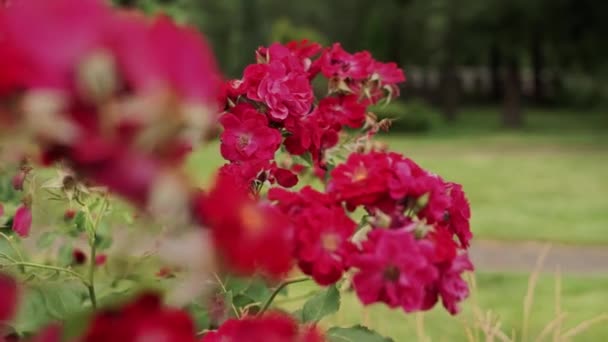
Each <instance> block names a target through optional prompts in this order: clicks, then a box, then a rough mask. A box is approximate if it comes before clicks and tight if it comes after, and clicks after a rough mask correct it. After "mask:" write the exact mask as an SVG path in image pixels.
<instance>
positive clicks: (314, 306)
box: [302, 285, 340, 322]
mask: <svg viewBox="0 0 608 342" xmlns="http://www.w3.org/2000/svg"><path fill="white" fill-rule="evenodd" d="M339 309H340V292H338V289H337V288H336V286H335V285H332V286H329V287H328V288H326V289H324V290H322V291H320V292H319V293H317V294H316V295H315V296H314V297H312V298H310V299H309V300H308V301H306V303H304V306H303V307H302V321H303V322H317V321H319V320H321V319H322V318H323V317H325V316H328V315H331V314H333V313H336V312H337V311H338V310H339Z"/></svg>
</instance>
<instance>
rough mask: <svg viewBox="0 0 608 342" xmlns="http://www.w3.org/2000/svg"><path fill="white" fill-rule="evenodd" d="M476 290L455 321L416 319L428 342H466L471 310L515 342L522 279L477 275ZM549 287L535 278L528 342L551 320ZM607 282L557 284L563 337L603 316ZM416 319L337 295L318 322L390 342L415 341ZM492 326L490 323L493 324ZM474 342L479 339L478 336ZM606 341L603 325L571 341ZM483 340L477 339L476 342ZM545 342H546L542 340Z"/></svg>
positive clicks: (440, 313)
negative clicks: (361, 328)
mask: <svg viewBox="0 0 608 342" xmlns="http://www.w3.org/2000/svg"><path fill="white" fill-rule="evenodd" d="M476 278H477V280H476V283H477V290H476V291H475V293H474V295H473V297H472V298H470V299H469V300H468V301H467V302H466V303H465V304H464V305H463V311H462V313H461V314H459V315H458V316H450V315H449V314H448V313H447V312H446V311H445V310H444V309H443V308H442V307H440V305H438V306H437V307H436V308H435V309H433V310H432V311H430V312H427V313H424V314H420V315H419V316H422V320H423V323H424V333H425V335H426V336H427V337H429V338H430V339H431V340H432V341H467V337H466V333H465V327H466V326H469V327H472V326H473V325H474V324H475V323H474V322H476V321H479V320H478V319H475V318H474V314H473V311H474V310H473V308H477V309H478V310H481V311H482V312H483V315H485V314H486V312H487V311H488V310H491V312H492V314H493V317H496V319H497V320H499V321H500V322H501V329H502V331H504V332H505V333H506V334H507V335H509V336H511V335H512V334H513V332H515V334H516V336H517V337H518V338H517V341H519V340H520V337H521V331H522V326H523V323H522V322H523V318H522V316H523V315H522V312H523V303H524V297H525V294H526V291H527V288H528V276H527V275H520V274H478V275H477V277H476ZM555 283H556V278H555V277H554V276H550V275H546V276H541V277H540V278H539V282H538V285H537V287H536V291H535V292H534V297H533V298H534V300H533V302H532V303H533V304H532V309H531V312H530V320H529V335H528V336H529V337H530V339H529V340H532V341H533V340H534V339H536V337H538V335H539V334H540V332H541V331H542V330H543V329H544V328H545V326H546V325H547V324H548V323H549V322H551V321H552V320H553V319H554V318H555V317H556V315H555V303H556V301H555ZM314 287H315V285H313V284H311V283H303V284H295V285H292V287H290V290H289V295H290V297H297V296H298V295H302V294H306V293H308V292H309V291H311V290H312V289H313V288H314ZM607 288H608V278H583V279H581V278H577V277H564V278H562V279H561V296H560V298H561V300H560V307H561V311H562V312H565V313H566V318H565V320H564V321H563V324H562V330H561V331H562V332H565V331H567V330H569V329H571V328H573V327H575V326H576V325H578V324H579V323H581V322H583V321H586V320H590V319H592V318H595V317H598V316H599V315H602V314H606V313H607V312H608V310H607V309H606V306H605V303H608V291H606V289H607ZM303 301H304V299H299V300H291V301H290V300H289V299H285V297H279V299H278V301H277V303H278V304H279V305H280V306H281V307H283V308H284V309H287V310H290V309H295V308H298V307H300V306H301V304H302V302H303ZM416 316H417V315H416V314H406V313H404V312H402V311H400V310H390V309H388V308H386V307H385V306H383V305H381V304H377V305H373V306H370V307H368V308H364V307H363V306H362V305H361V304H360V303H359V301H358V300H357V298H356V297H355V295H354V294H351V293H349V294H343V295H342V304H341V308H340V310H339V311H338V313H337V314H334V315H332V316H329V317H327V318H326V319H324V320H322V322H321V324H322V325H323V326H325V327H330V326H333V325H340V326H345V327H346V326H351V325H355V324H364V325H367V326H369V327H371V328H373V329H374V330H377V331H378V332H380V333H382V334H383V335H385V336H388V337H392V338H393V339H394V340H395V341H396V342H400V341H416V340H419V339H418V336H419V335H418V334H417V322H416V320H417V319H420V318H421V317H416ZM496 319H495V320H494V322H495V321H496ZM480 336H483V335H482V334H480ZM606 337H608V324H606V322H605V321H604V322H601V323H598V324H597V325H593V326H592V327H591V328H590V329H589V330H588V331H586V332H584V333H582V334H580V335H578V336H576V338H574V339H573V340H574V341H605V340H606ZM483 340H485V337H483V338H481V341H483ZM545 340H550V338H549V339H545Z"/></svg>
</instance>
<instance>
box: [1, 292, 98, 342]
mask: <svg viewBox="0 0 608 342" xmlns="http://www.w3.org/2000/svg"><path fill="white" fill-rule="evenodd" d="M84 296H86V294H85V293H84V291H83V288H82V287H81V286H79V285H78V284H70V283H64V282H61V283H53V282H45V283H44V284H36V285H32V286H30V287H29V288H28V289H27V290H26V292H25V294H24V295H23V296H22V298H23V302H22V304H21V307H20V311H19V313H18V315H17V317H16V318H15V320H14V322H13V323H12V327H13V329H14V330H15V332H17V333H18V334H20V335H23V334H26V333H33V332H36V331H38V330H39V329H40V328H43V327H44V326H45V325H47V324H49V323H50V322H52V321H56V320H65V319H67V318H68V317H70V316H72V315H74V314H75V313H77V312H79V311H81V310H82V303H83V297H84Z"/></svg>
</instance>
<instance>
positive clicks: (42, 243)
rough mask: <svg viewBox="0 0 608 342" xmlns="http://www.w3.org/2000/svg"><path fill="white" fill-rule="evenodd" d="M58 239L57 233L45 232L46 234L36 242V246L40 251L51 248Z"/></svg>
mask: <svg viewBox="0 0 608 342" xmlns="http://www.w3.org/2000/svg"><path fill="white" fill-rule="evenodd" d="M56 237H57V233H55V232H45V233H44V234H42V235H40V237H39V238H38V241H36V246H37V247H38V248H40V249H45V248H49V247H50V246H51V245H52V244H53V241H55V238H56Z"/></svg>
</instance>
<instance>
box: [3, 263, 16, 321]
mask: <svg viewBox="0 0 608 342" xmlns="http://www.w3.org/2000/svg"><path fill="white" fill-rule="evenodd" d="M18 302H19V289H18V287H17V283H16V282H15V279H13V278H12V277H10V276H8V275H6V274H3V273H0V322H4V321H7V320H9V319H11V318H13V315H14V314H15V313H16V310H17V304H18Z"/></svg>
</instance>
